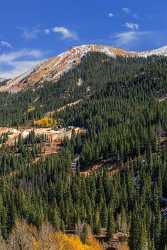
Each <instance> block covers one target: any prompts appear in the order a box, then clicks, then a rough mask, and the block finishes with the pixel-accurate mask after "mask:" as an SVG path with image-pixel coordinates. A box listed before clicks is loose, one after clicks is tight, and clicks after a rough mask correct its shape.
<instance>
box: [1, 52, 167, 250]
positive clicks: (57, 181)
mask: <svg viewBox="0 0 167 250" xmlns="http://www.w3.org/2000/svg"><path fill="white" fill-rule="evenodd" d="M166 64H167V59H166V58H163V57H150V58H148V59H143V58H117V60H115V59H112V58H108V57H107V56H105V55H102V54H90V55H89V56H88V57H86V58H84V59H83V61H82V63H81V65H79V66H78V67H77V68H75V69H73V70H71V71H70V72H69V73H67V74H65V75H64V76H63V77H62V79H61V80H60V81H59V82H58V83H48V84H47V85H44V86H43V87H41V88H39V89H37V90H36V91H32V90H29V91H25V92H23V93H18V94H14V95H11V94H5V96H4V97H3V96H1V95H0V114H1V118H0V123H1V124H2V125H9V124H10V125H19V124H22V123H26V122H27V121H30V120H33V119H37V118H41V117H42V116H44V114H45V113H46V112H48V111H52V110H56V109H57V108H59V107H60V106H62V105H64V104H66V103H69V102H71V101H75V100H77V99H80V98H81V99H82V101H81V102H80V103H79V104H78V105H76V106H73V107H67V108H66V109H65V110H63V111H62V112H58V113H55V117H54V118H56V119H59V121H60V122H61V123H62V124H63V125H64V126H69V125H72V126H80V127H84V128H86V129H87V134H86V135H84V136H83V135H82V136H80V135H78V136H73V138H72V140H71V141H69V140H66V141H65V142H64V145H63V147H62V149H61V151H60V152H59V154H57V155H55V156H52V157H50V158H48V159H46V160H45V161H41V162H38V163H37V164H36V165H35V167H34V165H32V163H31V162H32V159H33V157H35V156H36V155H37V153H38V152H36V148H38V147H39V145H40V142H41V139H40V138H35V136H34V135H33V133H32V134H31V135H30V136H29V137H27V138H26V139H25V140H23V139H21V138H20V139H19V141H18V142H17V143H16V145H15V146H14V147H15V150H11V148H7V149H5V150H4V148H3V147H2V149H0V150H1V155H2V156H1V157H0V173H1V178H0V228H1V232H2V235H3V237H4V238H7V237H8V235H9V233H10V231H11V228H12V226H13V225H14V223H15V221H16V219H18V218H19V219H24V220H26V221H27V222H28V223H32V224H35V225H36V226H37V227H38V228H39V227H40V225H41V224H42V222H43V221H45V220H48V221H49V222H50V223H51V224H52V226H53V227H54V228H55V229H56V230H62V231H65V230H69V229H71V230H74V231H75V230H76V228H77V226H78V225H84V224H88V225H90V226H91V228H92V230H93V232H94V233H95V234H100V230H101V228H106V229H107V235H108V237H109V238H110V237H111V236H112V234H113V233H114V232H116V231H122V232H125V233H127V234H129V245H130V247H131V250H136V249H137V250H147V249H148V250H154V249H155V250H160V249H162V250H165V249H166V247H167V237H166V234H167V220H166V218H165V217H164V216H163V214H162V213H161V210H162V204H161V198H162V197H167V188H166V183H167V153H166V143H165V140H166V136H167V101H166V100H165V99H164V100H163V101H161V100H162V98H165V97H166V93H167V67H166V66H167V65H166ZM79 78H81V79H82V80H83V84H82V86H80V87H79V86H77V84H76V83H77V81H78V79H79ZM5 101H6V104H5V105H6V106H4V107H5V108H4V109H3V108H2V105H4V103H5ZM14 102H15V104H14ZM29 105H34V107H35V110H33V111H32V112H30V113H29V112H27V110H28V107H29ZM45 139H46V138H42V140H45ZM34 148H35V149H34ZM16 152H17V153H16ZM78 155H79V162H78V165H77V172H76V173H75V174H74V173H73V172H72V169H71V164H72V161H73V160H74V158H75V157H76V156H78ZM104 159H110V161H109V163H108V165H106V166H105V168H103V169H102V170H101V171H99V172H98V173H96V174H93V175H92V176H89V177H83V176H81V175H80V171H81V170H83V169H85V168H88V167H89V166H90V165H91V164H93V163H94V162H97V161H101V160H104ZM113 164H117V165H118V166H126V168H124V170H123V171H121V172H120V173H117V174H115V175H113V176H112V175H109V174H108V172H109V170H110V171H111V170H112V167H113ZM4 166H6V167H4ZM6 169H7V170H6ZM13 170H15V171H16V172H17V174H16V175H14V176H12V175H10V172H12V171H13Z"/></svg>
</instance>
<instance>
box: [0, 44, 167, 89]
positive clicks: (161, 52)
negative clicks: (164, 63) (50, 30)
mask: <svg viewBox="0 0 167 250" xmlns="http://www.w3.org/2000/svg"><path fill="white" fill-rule="evenodd" d="M93 52H98V53H103V54H106V55H107V56H109V57H113V58H115V57H117V56H123V57H134V56H135V57H140V56H141V57H148V56H152V55H158V56H167V46H165V47H162V48H160V49H155V50H151V51H144V52H133V51H126V50H123V49H120V48H113V47H110V46H105V45H96V44H90V45H81V46H78V47H74V48H71V49H69V50H68V51H66V52H64V53H62V54H60V55H58V56H55V57H52V58H49V59H48V60H46V61H43V62H42V63H41V64H39V65H37V66H36V67H35V68H33V69H32V70H30V71H27V72H25V73H24V74H22V75H19V76H17V77H16V78H14V79H12V80H9V81H8V82H7V84H6V85H5V86H1V87H0V92H6V91H7V92H11V93H16V92H19V91H22V90H25V89H28V88H30V87H33V86H34V85H36V84H42V83H44V82H56V81H57V80H58V79H60V77H61V76H62V75H63V74H64V73H66V72H68V71H69V70H70V69H72V68H74V67H75V66H76V65H78V64H79V63H80V62H81V60H82V58H83V57H85V56H86V55H87V54H88V53H93Z"/></svg>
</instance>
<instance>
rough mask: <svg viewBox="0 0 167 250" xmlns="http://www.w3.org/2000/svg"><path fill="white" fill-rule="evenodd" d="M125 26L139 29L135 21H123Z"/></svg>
mask: <svg viewBox="0 0 167 250" xmlns="http://www.w3.org/2000/svg"><path fill="white" fill-rule="evenodd" d="M125 27H126V28H128V29H130V30H138V29H139V24H137V23H129V22H127V23H125Z"/></svg>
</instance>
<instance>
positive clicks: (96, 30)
mask: <svg viewBox="0 0 167 250" xmlns="http://www.w3.org/2000/svg"><path fill="white" fill-rule="evenodd" d="M86 43H98V44H107V45H111V46H114V47H122V48H125V49H128V50H147V49H152V48H158V47H160V46H164V45H167V1H166V0H159V1H157V0H140V1H139V0H133V1H132V0H129V1H125V0H27V1H26V0H25V1H24V0H5V1H3V0H1V7H0V77H5V78H6V77H13V76H15V75H17V74H20V73H22V72H24V71H26V70H28V69H30V68H32V67H33V66H34V65H35V64H37V63H39V62H40V61H41V60H43V59H45V58H48V57H50V56H53V55H56V54H58V53H60V52H62V51H65V50H67V49H68V48H69V47H72V46H75V45H80V44H86Z"/></svg>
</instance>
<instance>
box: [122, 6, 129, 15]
mask: <svg viewBox="0 0 167 250" xmlns="http://www.w3.org/2000/svg"><path fill="white" fill-rule="evenodd" d="M122 11H123V12H124V13H125V14H130V13H131V10H130V9H129V8H127V7H125V8H122Z"/></svg>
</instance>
